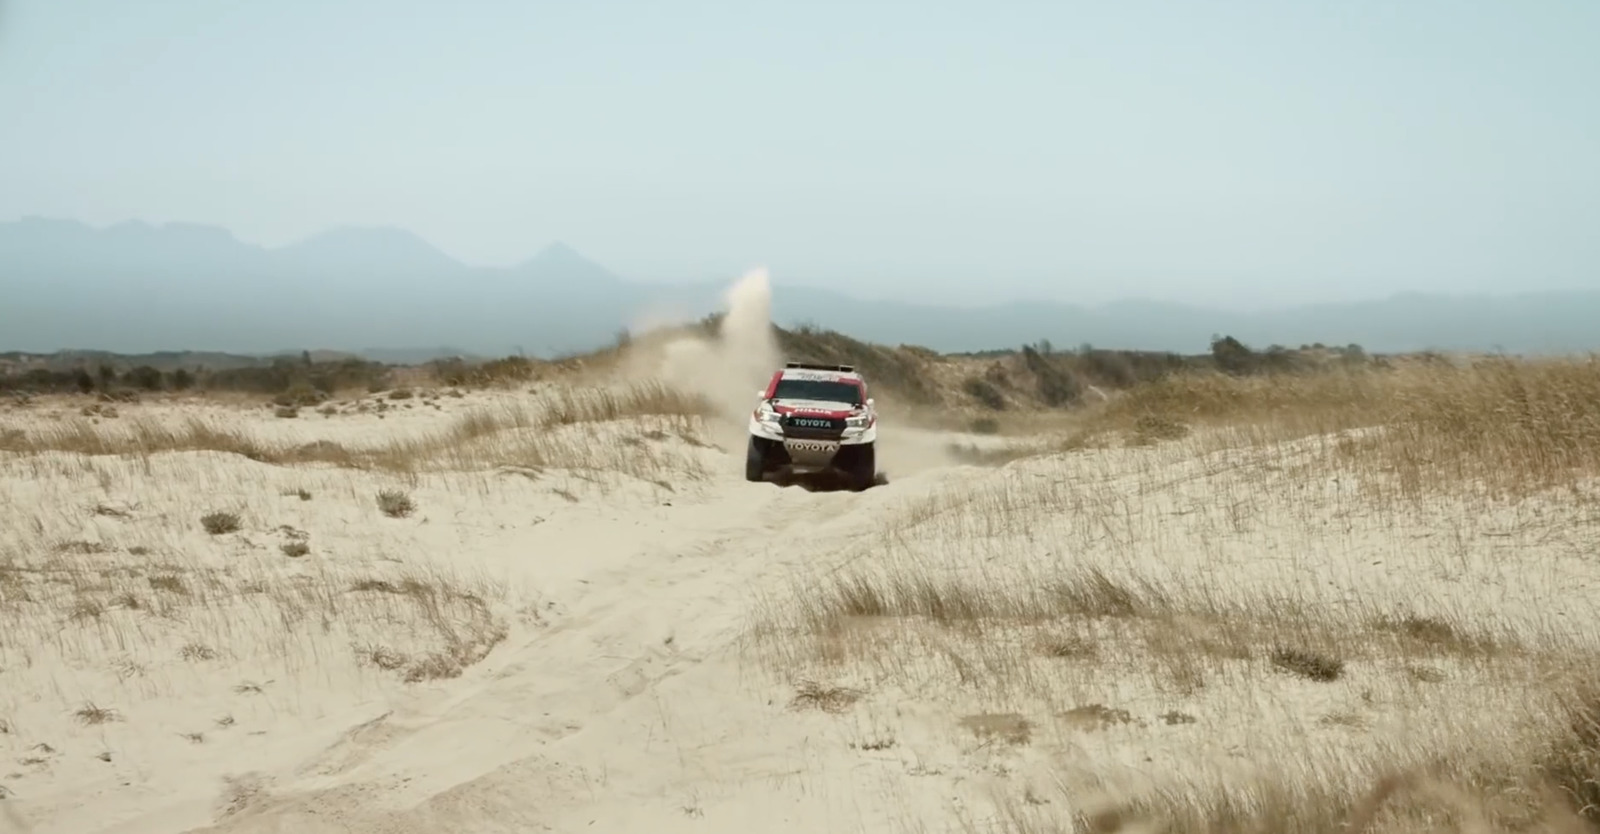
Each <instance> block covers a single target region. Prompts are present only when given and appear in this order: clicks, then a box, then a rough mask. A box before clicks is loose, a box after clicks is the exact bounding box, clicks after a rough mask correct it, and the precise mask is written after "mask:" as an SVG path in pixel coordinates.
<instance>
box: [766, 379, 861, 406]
mask: <svg viewBox="0 0 1600 834" xmlns="http://www.w3.org/2000/svg"><path fill="white" fill-rule="evenodd" d="M772 396H774V397H776V398H778V399H781V400H819V401H822V402H830V403H849V404H850V405H860V404H861V388H860V387H859V386H856V385H855V384H853V383H849V382H838V381H835V380H828V379H780V380H778V387H777V390H775V391H774V392H773V394H772Z"/></svg>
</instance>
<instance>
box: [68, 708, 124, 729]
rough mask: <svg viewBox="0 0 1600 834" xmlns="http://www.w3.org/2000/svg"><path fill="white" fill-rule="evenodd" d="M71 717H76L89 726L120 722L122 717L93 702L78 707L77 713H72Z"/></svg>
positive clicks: (112, 710)
mask: <svg viewBox="0 0 1600 834" xmlns="http://www.w3.org/2000/svg"><path fill="white" fill-rule="evenodd" d="M73 715H75V716H77V719H78V720H79V721H81V722H83V723H84V724H86V725H89V726H93V725H96V724H106V723H109V722H112V721H121V720H122V715H121V714H120V713H118V712H117V711H116V710H114V709H107V708H105V707H101V706H98V705H96V704H95V703H93V702H90V703H86V704H84V705H83V706H81V707H79V708H78V711H77V712H74V713H73Z"/></svg>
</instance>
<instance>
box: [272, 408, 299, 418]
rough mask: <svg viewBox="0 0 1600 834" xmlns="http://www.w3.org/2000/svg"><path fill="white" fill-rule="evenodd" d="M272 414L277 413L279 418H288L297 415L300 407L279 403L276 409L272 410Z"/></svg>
mask: <svg viewBox="0 0 1600 834" xmlns="http://www.w3.org/2000/svg"><path fill="white" fill-rule="evenodd" d="M273 414H275V415H277V417H278V418H279V419H282V420H289V419H293V418H295V417H299V416H300V409H298V408H295V407H294V406H292V405H280V406H278V408H277V410H276V411H274V412H273Z"/></svg>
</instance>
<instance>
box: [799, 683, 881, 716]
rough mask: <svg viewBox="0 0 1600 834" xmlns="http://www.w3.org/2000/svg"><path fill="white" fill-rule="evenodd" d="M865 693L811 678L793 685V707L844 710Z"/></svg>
mask: <svg viewBox="0 0 1600 834" xmlns="http://www.w3.org/2000/svg"><path fill="white" fill-rule="evenodd" d="M865 694H866V693H865V692H863V691H861V690H859V689H852V688H850V687H845V686H830V685H826V684H822V683H818V682H817V681H813V680H805V681H801V682H800V684H799V685H798V686H796V687H795V696H794V700H792V701H790V702H789V703H790V706H792V707H794V708H795V709H819V710H822V711H824V712H844V711H845V710H847V709H849V708H850V707H852V706H854V705H855V703H856V702H857V701H859V700H861V698H862V696H864V695H865Z"/></svg>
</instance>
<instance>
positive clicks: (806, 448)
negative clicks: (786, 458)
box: [783, 440, 839, 452]
mask: <svg viewBox="0 0 1600 834" xmlns="http://www.w3.org/2000/svg"><path fill="white" fill-rule="evenodd" d="M783 445H784V446H786V447H787V448H788V449H789V451H791V452H834V451H838V449H839V444H837V443H823V442H819V441H815V440H789V441H785V442H784V444H783Z"/></svg>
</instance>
